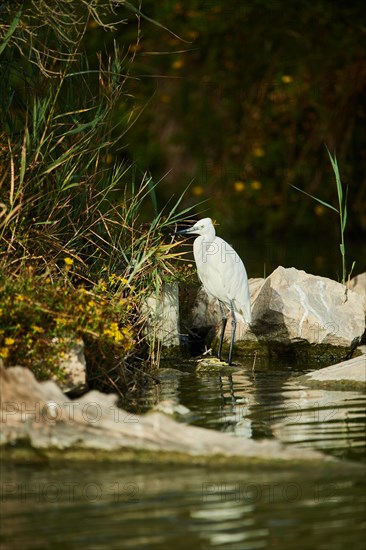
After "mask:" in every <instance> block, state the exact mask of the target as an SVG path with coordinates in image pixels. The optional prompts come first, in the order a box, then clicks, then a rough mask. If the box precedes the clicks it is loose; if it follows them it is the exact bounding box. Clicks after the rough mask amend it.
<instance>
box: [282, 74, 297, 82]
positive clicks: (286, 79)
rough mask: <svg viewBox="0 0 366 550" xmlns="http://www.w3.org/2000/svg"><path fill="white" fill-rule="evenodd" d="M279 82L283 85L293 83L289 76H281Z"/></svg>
mask: <svg viewBox="0 0 366 550" xmlns="http://www.w3.org/2000/svg"><path fill="white" fill-rule="evenodd" d="M281 80H282V82H283V83H284V84H291V82H293V81H294V79H293V78H292V76H290V75H289V74H284V75H283V76H281Z"/></svg>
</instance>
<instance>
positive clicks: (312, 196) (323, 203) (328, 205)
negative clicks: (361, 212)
mask: <svg viewBox="0 0 366 550" xmlns="http://www.w3.org/2000/svg"><path fill="white" fill-rule="evenodd" d="M291 187H293V188H294V189H297V191H300V193H304V195H307V196H308V197H310V198H311V199H314V201H317V202H319V203H320V204H322V205H323V206H326V207H327V208H330V209H331V210H334V212H337V214H339V210H337V208H335V207H334V206H332V205H331V204H329V203H328V202H325V201H322V199H318V197H314V195H310V193H307V192H306V191H304V190H303V189H300V188H299V187H296V185H292V184H291Z"/></svg>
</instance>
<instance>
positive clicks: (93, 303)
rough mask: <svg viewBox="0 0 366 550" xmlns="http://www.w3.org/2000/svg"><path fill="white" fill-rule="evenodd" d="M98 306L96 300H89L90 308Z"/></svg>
mask: <svg viewBox="0 0 366 550" xmlns="http://www.w3.org/2000/svg"><path fill="white" fill-rule="evenodd" d="M96 305H97V304H96V303H95V302H94V300H89V302H88V306H89V307H95V306H96Z"/></svg>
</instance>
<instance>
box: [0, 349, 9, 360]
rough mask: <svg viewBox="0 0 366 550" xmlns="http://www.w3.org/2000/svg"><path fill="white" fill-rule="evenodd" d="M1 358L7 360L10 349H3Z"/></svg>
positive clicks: (0, 350) (0, 354) (0, 352)
mask: <svg viewBox="0 0 366 550" xmlns="http://www.w3.org/2000/svg"><path fill="white" fill-rule="evenodd" d="M0 357H2V358H3V359H6V358H7V357H9V348H1V349H0Z"/></svg>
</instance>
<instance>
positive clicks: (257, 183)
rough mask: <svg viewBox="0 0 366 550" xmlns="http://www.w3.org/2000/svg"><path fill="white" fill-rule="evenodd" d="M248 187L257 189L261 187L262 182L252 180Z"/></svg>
mask: <svg viewBox="0 0 366 550" xmlns="http://www.w3.org/2000/svg"><path fill="white" fill-rule="evenodd" d="M250 187H251V188H252V189H254V190H255V191H258V190H259V189H261V188H262V184H261V182H260V181H252V182H251V184H250Z"/></svg>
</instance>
